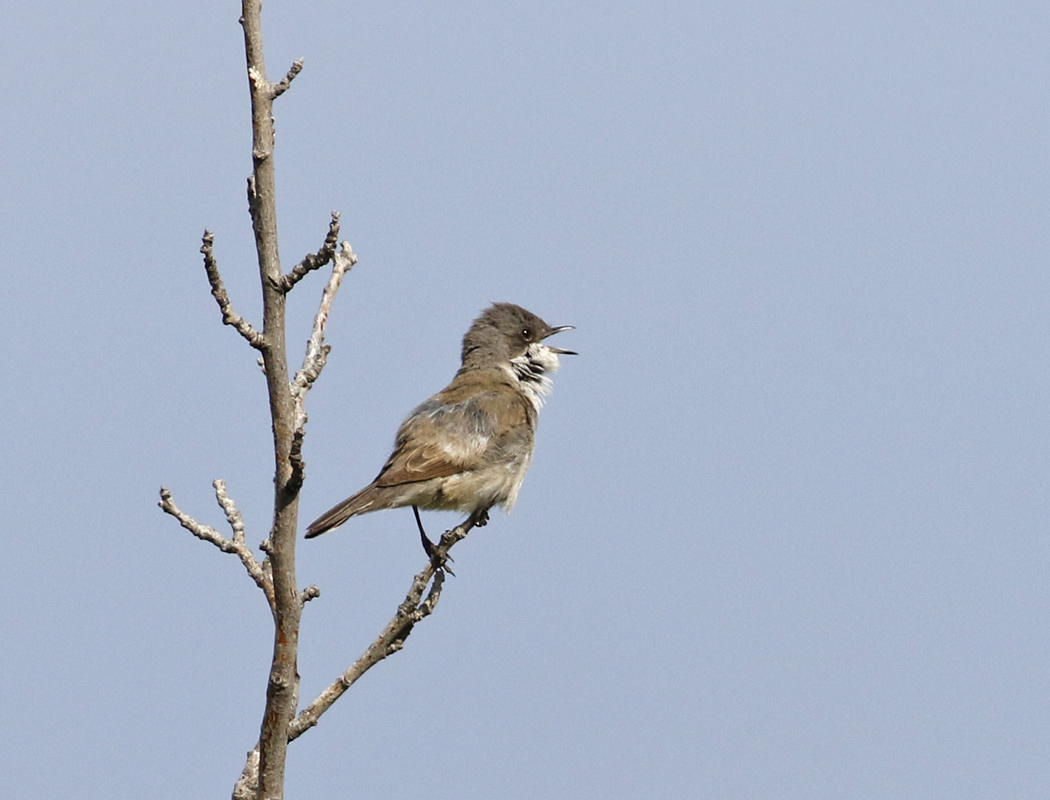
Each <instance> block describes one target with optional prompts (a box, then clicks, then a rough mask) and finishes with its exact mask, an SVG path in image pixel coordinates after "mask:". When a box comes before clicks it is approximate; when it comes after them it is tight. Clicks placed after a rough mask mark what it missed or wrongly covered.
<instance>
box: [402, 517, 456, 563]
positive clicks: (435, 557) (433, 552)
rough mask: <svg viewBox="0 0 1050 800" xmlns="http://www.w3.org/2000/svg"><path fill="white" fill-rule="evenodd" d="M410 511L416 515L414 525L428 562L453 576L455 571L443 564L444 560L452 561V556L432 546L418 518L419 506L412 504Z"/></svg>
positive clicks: (421, 521)
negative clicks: (428, 558)
mask: <svg viewBox="0 0 1050 800" xmlns="http://www.w3.org/2000/svg"><path fill="white" fill-rule="evenodd" d="M412 513H413V514H415V515H416V527H418V528H419V538H420V540H421V541H422V542H423V550H424V551H425V552H426V554H427V556H429V557H430V563H431V564H433V565H434V569H440V570H444V571H445V572H447V573H448V574H449V575H452V576H453V577H455V575H456V573H455V572H453V571H452V570H450V569H449V568H448V566H447V565H446V564H445V562H446V561H452V556H450V555H449V554H448V553H445V554H444V555H442V554H441V553H439V552H438V549H437V548H436V547H435V546H434V543H433V542H432V541H430V537H429V536H427V532H426V531H425V530H423V520H421V519H420V518H419V508H418V507H417V506H412Z"/></svg>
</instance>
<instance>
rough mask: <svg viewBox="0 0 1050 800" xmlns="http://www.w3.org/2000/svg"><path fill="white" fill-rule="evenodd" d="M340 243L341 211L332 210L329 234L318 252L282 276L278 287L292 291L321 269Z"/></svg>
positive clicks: (330, 258)
mask: <svg viewBox="0 0 1050 800" xmlns="http://www.w3.org/2000/svg"><path fill="white" fill-rule="evenodd" d="M338 243H339V212H338V211H333V212H332V220H331V222H329V223H328V235H327V236H325V238H324V244H322V245H321V249H320V250H318V251H317V252H316V253H310V254H309V255H307V256H305V257H304V258H303V260H302V261H300V262H299V263H298V264H296V265H295V266H294V267H293V268H292V271H291V272H289V273H288V274H286V275H282V276H281V280H280V282H279V284H278V287H279V288H280V289H281V291H283V292H290V291H291V290H292V287H293V286H295V284H297V283H298V282H299V281H301V280H302V279H303V278H305V277H306V276H307V275H309V274H310V273H311V272H313V271H314V270H315V269H320V268H321V267H323V266H324V265H325V264H327V263H328V262H329V261H331V260H332V258H333V256H335V249H336V245H337V244H338Z"/></svg>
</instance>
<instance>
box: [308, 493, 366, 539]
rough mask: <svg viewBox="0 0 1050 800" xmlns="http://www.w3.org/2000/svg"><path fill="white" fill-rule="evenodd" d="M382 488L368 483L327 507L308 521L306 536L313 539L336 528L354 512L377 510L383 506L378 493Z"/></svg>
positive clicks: (361, 512)
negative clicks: (312, 519)
mask: <svg viewBox="0 0 1050 800" xmlns="http://www.w3.org/2000/svg"><path fill="white" fill-rule="evenodd" d="M381 491H382V490H381V489H380V488H379V487H378V486H376V485H375V483H370V484H369V485H368V486H366V487H365V488H364V489H362V490H361V491H360V492H358V493H357V494H355V495H354V496H353V497H348V498H347V499H346V500H344V501H343V502H341V503H339V504H338V505H336V506H333V507H332V508H330V509H328V510H327V511H326V512H324V513H323V514H322V515H321V516H319V517H318V518H317V519H315V520H314V521H313V522H311V523H310V527H308V528H307V529H306V538H307V539H313V538H314V537H315V536H320V535H321V534H322V533H328V531H330V530H332V529H334V528H338V527H339V526H340V525H342V524H343V523H344V522H346V521H347V520H348V519H350V517H352V516H354V515H355V514H364V513H366V512H368V511H378V510H379V509H381V508H383V507H384V506H383V505H381V504H380V503H379V499H380V498H379V494H380V492H381Z"/></svg>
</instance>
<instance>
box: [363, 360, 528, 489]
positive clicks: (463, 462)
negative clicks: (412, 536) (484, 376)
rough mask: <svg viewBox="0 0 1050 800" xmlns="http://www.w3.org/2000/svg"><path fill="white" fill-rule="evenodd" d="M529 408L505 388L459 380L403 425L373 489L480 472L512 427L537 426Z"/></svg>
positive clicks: (415, 412) (472, 378)
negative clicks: (474, 471) (477, 470)
mask: <svg viewBox="0 0 1050 800" xmlns="http://www.w3.org/2000/svg"><path fill="white" fill-rule="evenodd" d="M479 383H481V385H477V384H479ZM526 405H527V403H524V401H522V400H521V399H520V398H519V397H518V396H517V393H515V392H514V391H513V390H511V389H510V387H508V386H506V385H504V384H501V383H493V382H491V381H490V382H488V385H485V384H484V383H482V382H481V381H477V380H475V379H474V376H472V375H468V376H464V375H460V376H458V379H457V380H455V381H453V382H452V384H451V385H449V386H448V388H446V389H444V390H443V391H442V392H440V393H438V394H436V395H435V396H434V397H432V398H431V399H430V400H427V401H426V402H425V403H423V404H422V405H420V406H419V407H417V408H416V409H415V410H414V411H413V412H412V413H411V414H410V415H409V417H408V419H406V420H405V421H404V422H403V423H402V425H401V428H400V429H399V430H398V432H397V443H396V445H395V448H394V452H393V454H391V456H390V459H389V460H388V461H387V463H386V465H385V466H384V467H383V469H382V471H381V472H380V473H379V475H378V477H377V478H376V480H375V485H376V486H399V485H401V484H405V483H417V482H419V481H426V480H430V479H431V478H444V477H447V476H449V475H455V474H456V473H459V472H468V471H470V470H474V469H480V468H482V467H483V466H485V465H486V463H487V461H488V460H489V458H490V457H492V456H493V455H494V451H496V450H498V449H500V447H501V443H502V441H503V439H504V438H505V436H506V435H507V433H508V429H514V428H516V427H517V426H519V425H522V424H525V425H529V426H530V427H533V426H534V420H533V419H532V418H530V417H529V414H528V411H530V410H531V409H526V408H525V406H526Z"/></svg>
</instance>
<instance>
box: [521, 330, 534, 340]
mask: <svg viewBox="0 0 1050 800" xmlns="http://www.w3.org/2000/svg"><path fill="white" fill-rule="evenodd" d="M530 336H532V331H531V330H529V329H528V328H522V329H521V338H523V339H528V338H529V337H530Z"/></svg>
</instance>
